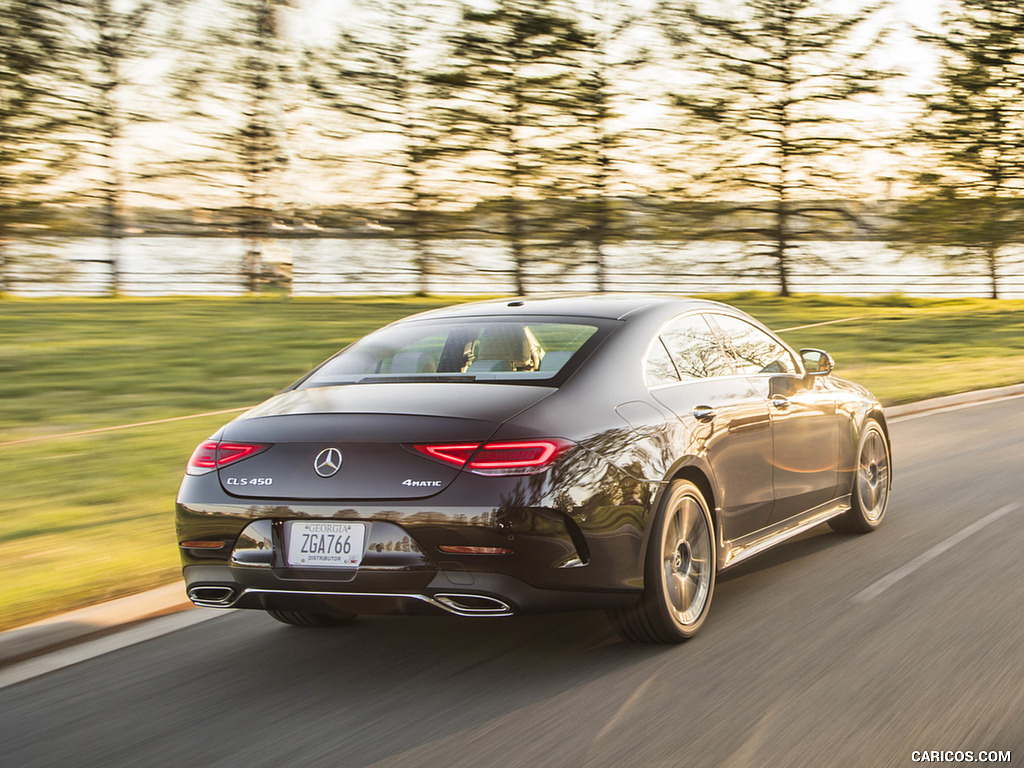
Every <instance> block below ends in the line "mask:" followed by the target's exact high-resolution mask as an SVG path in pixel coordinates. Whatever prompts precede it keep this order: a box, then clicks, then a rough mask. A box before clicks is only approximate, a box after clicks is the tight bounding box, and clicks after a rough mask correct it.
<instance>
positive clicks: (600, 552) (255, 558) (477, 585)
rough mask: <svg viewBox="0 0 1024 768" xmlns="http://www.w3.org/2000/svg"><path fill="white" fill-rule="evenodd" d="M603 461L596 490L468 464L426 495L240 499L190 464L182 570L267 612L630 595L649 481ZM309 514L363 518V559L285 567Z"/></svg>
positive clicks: (492, 608)
mask: <svg viewBox="0 0 1024 768" xmlns="http://www.w3.org/2000/svg"><path fill="white" fill-rule="evenodd" d="M600 468H601V470H602V472H601V474H600V478H601V482H600V483H599V484H597V485H598V487H599V489H600V491H601V492H600V493H594V494H592V495H585V494H583V493H582V492H580V491H572V493H570V492H567V491H558V492H555V491H554V490H552V488H551V486H550V483H549V479H548V478H546V477H545V476H530V477H508V478H502V477H493V478H492V477H487V478H484V477H476V476H473V477H467V478H461V480H463V481H464V482H462V483H461V484H460V483H453V484H452V487H451V488H449V489H447V490H445V491H444V492H443V493H440V494H437V495H435V496H433V497H431V498H430V499H420V500H392V501H390V502H376V503H374V502H359V501H357V502H350V501H342V500H339V501H322V502H304V501H301V502H297V501H287V500H277V499H266V500H259V501H257V500H241V499H239V498H237V497H233V496H231V495H229V494H226V493H225V492H224V491H223V489H222V488H221V487H220V484H219V482H218V480H217V478H216V477H215V476H213V475H212V474H210V475H203V476H195V477H193V476H188V477H186V478H185V480H184V482H183V483H182V487H181V490H180V492H179V496H178V503H177V529H178V542H179V543H180V544H181V548H180V550H179V551H180V553H181V558H182V565H183V566H184V574H185V580H186V583H187V585H188V588H189V589H190V590H191V591H192V592H193V595H194V596H195V598H196V599H195V600H194V602H196V603H197V604H200V605H209V606H213V607H235V608H261V609H268V608H269V609H272V610H306V611H314V612H315V611H317V610H319V611H324V612H329V609H330V607H334V608H335V609H337V610H345V611H352V612H355V613H439V612H440V613H456V614H458V615H472V616H478V615H509V614H512V613H533V612H545V611H556V610H573V609H577V608H579V609H590V608H595V607H603V606H608V605H617V604H620V603H622V602H623V601H625V602H630V601H632V600H635V599H636V596H637V595H638V594H639V593H640V591H641V590H642V589H643V566H642V561H643V536H644V529H645V523H646V517H647V508H648V506H649V498H650V496H651V493H650V492H649V489H646V488H641V487H637V483H636V482H635V481H633V485H632V486H631V485H630V484H629V483H628V482H626V481H625V479H624V476H622V475H621V474H620V473H618V472H617V471H615V470H614V468H613V467H611V466H610V465H606V464H602V465H601V466H600ZM559 487H561V486H559ZM570 490H571V489H570ZM488 498H490V499H496V500H497V501H498V503H497V504H494V505H485V504H483V503H481V501H482V500H483V499H488ZM310 520H324V521H346V522H361V523H364V524H365V525H366V526H367V528H366V538H365V545H364V554H363V558H362V561H361V563H360V565H359V567H358V568H351V569H343V568H326V569H325V568H308V567H306V568H297V567H294V566H289V565H288V563H287V562H286V561H285V560H286V559H285V556H284V553H285V551H286V548H285V540H286V538H287V537H288V530H289V529H288V525H289V522H290V521H310ZM196 542H199V544H200V545H202V546H206V547H209V548H206V549H204V548H200V547H199V546H193V547H189V546H188V544H189V543H193V544H195V543H196ZM461 548H484V549H487V550H493V551H499V550H500V551H501V554H492V553H484V554H465V553H460V552H458V551H456V550H458V549H461ZM195 590H200V591H198V592H196V591H195ZM452 596H454V597H452ZM498 603H500V605H499V604H498ZM303 606H306V607H303Z"/></svg>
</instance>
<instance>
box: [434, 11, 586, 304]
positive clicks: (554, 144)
mask: <svg viewBox="0 0 1024 768" xmlns="http://www.w3.org/2000/svg"><path fill="white" fill-rule="evenodd" d="M449 45H450V53H449V55H448V57H447V61H446V64H447V66H446V68H445V69H444V70H442V71H441V72H440V73H439V74H438V75H437V76H436V77H435V82H436V83H437V84H438V86H439V88H440V89H441V92H442V94H443V95H444V96H445V97H446V103H445V105H444V110H443V124H442V130H443V134H442V137H441V139H440V142H441V143H442V144H443V146H444V151H445V152H447V153H448V154H449V156H458V157H461V158H462V163H463V168H462V172H461V173H462V177H463V178H466V179H468V183H467V184H466V188H473V187H481V186H486V187H489V188H490V189H491V190H493V191H492V192H491V193H490V194H485V195H482V196H483V197H485V198H489V204H488V205H487V206H484V207H483V209H485V210H486V209H493V210H494V212H495V214H496V218H497V219H498V224H497V233H498V234H500V235H501V236H502V237H503V238H504V239H505V240H506V242H507V244H508V248H509V254H510V260H511V262H512V266H513V275H514V282H515V289H516V291H517V292H518V293H520V294H525V293H526V292H527V291H528V279H527V278H528V272H529V267H530V264H531V262H532V261H535V260H537V259H538V257H537V256H535V255H531V253H530V246H529V243H530V241H531V239H534V240H535V239H538V238H540V237H544V236H548V237H550V236H551V235H552V228H554V227H555V226H556V225H557V222H556V218H557V216H558V213H559V211H558V209H557V208H556V207H552V206H550V205H546V204H545V200H550V199H551V198H557V197H560V196H563V195H565V194H566V193H567V192H568V190H566V189H565V185H564V183H563V182H564V181H565V180H566V179H568V178H570V177H571V176H572V175H573V173H574V171H576V170H577V169H576V168H575V167H574V166H575V165H576V164H577V163H578V159H579V158H578V154H576V153H574V151H573V142H574V137H573V133H574V132H575V131H578V126H577V125H576V122H575V117H574V116H575V115H576V114H577V113H578V112H579V101H578V99H579V96H580V92H581V88H580V80H581V77H582V74H583V73H582V71H581V69H580V67H579V65H578V57H579V56H580V55H582V54H584V53H585V52H586V51H587V49H588V46H589V45H590V43H589V42H588V40H587V34H586V32H585V31H584V30H582V29H581V28H580V26H579V25H578V24H577V23H575V22H574V21H573V19H572V17H571V9H568V8H565V7H564V6H563V5H561V4H560V3H557V2H544V1H543V0H498V1H497V2H496V3H495V5H494V6H493V7H492V8H489V9H483V10H480V9H476V8H472V7H468V6H467V7H465V8H464V10H463V15H462V19H461V21H460V23H459V25H458V28H457V30H456V32H455V33H454V34H453V35H452V36H451V38H450V40H449ZM576 149H578V147H577V148H576Z"/></svg>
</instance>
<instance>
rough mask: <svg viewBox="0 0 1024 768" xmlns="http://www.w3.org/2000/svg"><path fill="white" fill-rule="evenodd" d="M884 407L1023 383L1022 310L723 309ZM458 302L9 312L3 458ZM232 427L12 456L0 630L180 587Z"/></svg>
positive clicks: (174, 405) (92, 302) (176, 406)
mask: <svg viewBox="0 0 1024 768" xmlns="http://www.w3.org/2000/svg"><path fill="white" fill-rule="evenodd" d="M718 298H720V299H721V300H724V301H727V302H729V303H731V304H734V305H736V306H739V307H741V308H743V309H745V310H747V311H749V312H751V313H752V314H754V315H755V316H756V317H758V318H760V319H761V320H762V321H764V322H765V323H766V324H767V325H768V326H769V327H771V328H775V329H781V328H789V327H793V326H801V325H807V324H812V323H821V322H827V321H833V320H843V319H846V318H858V319H856V320H853V321H850V322H843V323H837V324H833V325H824V326H818V327H813V328H807V329H802V330H794V331H787V332H785V333H783V336H784V337H785V338H786V339H787V341H789V342H790V343H791V344H792V345H793V346H796V347H800V346H815V347H821V348H824V349H827V350H828V351H829V352H831V353H832V354H833V356H834V357H835V358H836V360H837V364H838V366H837V373H838V374H839V375H843V376H846V377H849V378H852V379H853V380H855V381H858V382H860V383H863V384H865V385H866V386H868V387H869V388H871V389H872V390H873V391H874V392H875V394H876V395H878V396H879V397H880V398H881V399H882V400H883V402H886V403H890V404H891V403H898V402H906V401H910V400H914V399H919V398H922V397H931V396H936V395H942V394H951V393H954V392H959V391H964V390H969V389H975V388H980V387H989V386H999V385H1003V384H1011V383H1017V382H1020V381H1022V380H1024V365H1022V363H1024V302H1010V301H1001V302H996V301H989V300H983V299H970V300H912V299H906V298H904V297H899V296H891V297H882V298H878V299H843V298H836V297H821V296H801V297H796V298H792V299H786V300H783V299H779V298H776V297H773V296H769V295H766V294H737V295H733V296H728V297H718ZM449 303H452V301H451V300H449V299H444V298H437V297H433V298H381V299H302V300H288V299H281V298H263V299H191V298H190V299H147V300H134V299H122V300H103V299H47V300H40V299H35V300H10V299H7V300H3V301H0V443H10V442H11V441H16V440H26V439H35V438H46V437H52V436H53V435H59V434H65V433H68V432H75V431H80V430H88V429H97V428H104V427H110V426H116V425H121V424H128V423H135V422H143V421H150V420H155V419H164V418H172V417H177V416H182V415H187V414H195V413H203V412H209V411H216V410H221V409H229V408H239V407H243V406H247V405H250V404H253V403H256V402H259V401H260V400H262V399H264V398H266V397H267V396H269V395H271V394H273V393H274V392H275V391H277V390H278V389H280V388H281V387H283V386H284V385H286V384H288V383H289V382H290V381H292V380H294V379H295V378H297V377H298V376H299V375H301V374H302V373H303V372H305V371H306V370H308V369H309V368H310V367H312V366H313V365H314V364H316V363H317V362H319V361H320V360H322V359H324V358H326V357H327V356H328V355H330V354H332V353H333V352H334V351H336V350H337V349H338V348H339V347H341V346H343V345H344V344H345V343H347V342H348V341H350V340H352V339H355V338H357V337H359V336H361V335H362V334H364V333H366V332H367V331H369V330H372V329H373V328H377V327H379V326H380V325H383V324H384V323H387V322H390V321H391V320H395V319H397V318H399V317H403V316H405V315H408V314H411V313H413V312H416V311H421V310H425V309H429V308H432V307H437V306H444V305H446V304H449ZM228 418H230V416H209V417H203V418H197V419H189V420H185V421H176V422H172V423H163V424H154V425H150V426H145V427H136V428H132V429H125V430H116V431H110V432H102V433H98V434H92V435H87V436H80V437H70V438H60V439H46V440H42V441H38V442H26V443H19V444H13V445H11V444H9V445H0V487H2V488H3V496H2V497H0V562H2V563H3V579H2V580H0V606H2V611H0V628H6V627H11V626H16V625H18V624H21V623H24V622H26V621H30V620H32V619H36V618H40V617H42V616H45V615H48V614H52V613H55V612H59V611H62V610H66V609H69V608H73V607H76V606H80V605H85V604H88V603H92V602H96V601H98V600H101V599H104V598H107V597H114V596H117V595H122V594H129V593H132V592H137V591H140V590H142V589H145V588H148V587H153V586H158V585H160V584H164V583H167V582H168V581H170V580H172V579H174V578H176V577H177V576H178V573H179V570H178V555H177V550H176V546H175V537H174V529H173V508H174V495H175V491H176V489H177V484H178V482H179V480H180V477H181V472H182V469H183V467H184V464H185V461H186V460H187V458H188V455H189V453H190V452H191V450H192V448H193V447H194V446H195V445H196V444H197V443H199V442H200V441H201V440H202V439H203V438H205V437H207V436H208V435H209V434H210V433H211V432H213V431H214V430H215V429H216V428H217V427H218V426H219V425H220V424H221V423H223V422H224V421H226V420H227V419H228Z"/></svg>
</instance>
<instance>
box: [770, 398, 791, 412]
mask: <svg viewBox="0 0 1024 768" xmlns="http://www.w3.org/2000/svg"><path fill="white" fill-rule="evenodd" d="M772 406H773V407H775V408H778V409H779V410H780V411H781V410H784V409H786V408H789V400H787V399H786V398H784V397H783V396H782V395H772Z"/></svg>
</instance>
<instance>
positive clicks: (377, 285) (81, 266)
mask: <svg viewBox="0 0 1024 768" xmlns="http://www.w3.org/2000/svg"><path fill="white" fill-rule="evenodd" d="M740 247H741V246H738V245H737V244H731V243H717V242H716V243H663V242H650V241H635V242H632V243H621V244H616V245H614V246H610V247H609V248H608V252H607V254H606V258H605V261H604V263H603V268H602V269H601V270H598V269H597V268H596V266H595V265H594V264H593V263H592V262H591V261H590V260H588V259H587V258H585V257H583V256H581V258H580V259H578V260H576V261H573V260H572V259H561V260H558V261H555V260H551V261H536V262H532V263H529V264H527V265H526V267H525V270H524V274H525V283H526V286H527V290H528V292H530V293H552V292H591V291H596V290H604V291H609V292H626V293H667V294H694V293H699V294H709V293H710V294H713V293H725V292H736V291H752V290H762V291H775V290H777V289H778V283H777V281H776V279H775V277H774V276H773V274H772V272H771V269H770V264H766V263H765V262H764V260H761V261H758V260H756V259H751V260H749V261H748V262H743V261H742V260H741V259H739V258H738V257H737V255H736V251H737V250H738V249H739V248H740ZM102 248H103V241H102V240H99V239H88V238H86V239H78V240H68V241H60V242H55V243H52V244H51V247H50V250H49V252H48V253H47V254H46V256H45V258H39V259H37V258H28V257H25V258H22V259H20V260H19V261H18V262H16V263H15V265H14V266H13V267H12V268H10V269H8V272H7V274H6V275H5V276H4V278H5V280H4V282H5V290H6V292H8V293H9V294H12V295H17V296H102V295H107V294H109V293H110V291H111V270H110V267H109V264H104V263H102V259H101V258H98V257H97V254H98V253H101V252H102ZM124 250H125V254H124V257H123V260H122V263H121V269H120V275H119V292H120V293H121V294H123V295H129V296H168V295H221V296H240V295H244V294H246V293H249V292H250V289H251V286H252V276H250V275H248V274H246V273H245V272H244V271H243V269H242V267H241V264H242V260H241V258H239V254H240V253H242V252H243V249H242V247H241V245H240V243H239V242H238V241H235V240H233V239H230V238H198V237H197V238H185V237H151V238H133V239H127V240H126V241H125V243H124ZM434 250H435V251H436V252H437V256H436V258H435V260H434V262H433V264H432V266H431V269H430V272H429V274H428V276H427V277H426V280H424V279H423V277H422V276H421V273H420V271H419V270H418V269H417V268H416V266H415V263H414V261H413V255H412V254H413V251H414V249H413V248H412V247H411V244H409V243H408V242H407V241H402V240H354V239H347V240H341V239H330V238H323V239H311V240H292V241H285V240H278V241H270V242H269V243H268V247H267V249H266V251H265V255H264V262H263V264H262V271H261V273H260V274H259V276H258V282H259V287H260V290H265V291H276V292H280V293H287V294H290V295H293V296H297V297H299V296H365V295H408V294H412V293H418V292H422V291H423V289H424V286H425V287H426V292H428V293H433V294H438V295H486V294H512V293H515V292H516V282H515V279H514V271H513V269H512V268H511V265H510V264H509V263H508V259H507V256H506V254H505V248H504V246H503V244H502V243H500V242H494V241H448V242H439V243H437V244H436V245H435V247H434ZM1022 250H1024V249H1022ZM1022 255H1024V254H1022ZM737 264H739V265H740V266H739V267H738V266H737ZM744 264H747V266H746V267H744ZM599 273H600V274H601V275H603V277H602V278H601V279H600V280H599V278H598V274H599ZM789 284H790V290H791V291H792V292H793V293H828V294H842V295H846V296H872V295H886V294H896V293H902V294H905V295H908V296H921V297H969V296H980V297H985V296H989V295H990V294H991V290H992V288H991V284H990V280H989V278H988V277H987V276H986V275H984V274H981V273H979V272H978V271H977V270H973V269H971V268H970V265H963V264H961V265H959V266H957V267H954V266H951V264H949V263H944V262H943V261H941V260H939V259H934V258H932V259H928V258H924V257H917V258H914V257H907V256H906V255H905V254H902V253H901V252H899V251H898V250H896V249H894V248H891V247H889V246H887V245H886V244H884V243H877V242H865V243H849V242H835V243H809V244H803V245H801V247H800V249H799V251H797V252H796V253H795V254H794V258H793V262H792V268H791V273H790V275H789ZM999 294H1000V296H1001V297H1003V298H1024V264H1021V263H1020V262H1017V261H1008V263H1007V265H1006V266H1005V267H1004V269H1003V271H1002V274H1001V275H1000V278H999Z"/></svg>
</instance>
